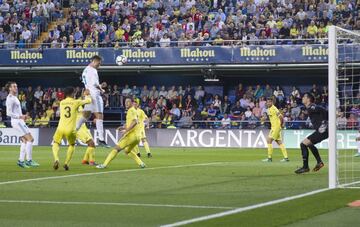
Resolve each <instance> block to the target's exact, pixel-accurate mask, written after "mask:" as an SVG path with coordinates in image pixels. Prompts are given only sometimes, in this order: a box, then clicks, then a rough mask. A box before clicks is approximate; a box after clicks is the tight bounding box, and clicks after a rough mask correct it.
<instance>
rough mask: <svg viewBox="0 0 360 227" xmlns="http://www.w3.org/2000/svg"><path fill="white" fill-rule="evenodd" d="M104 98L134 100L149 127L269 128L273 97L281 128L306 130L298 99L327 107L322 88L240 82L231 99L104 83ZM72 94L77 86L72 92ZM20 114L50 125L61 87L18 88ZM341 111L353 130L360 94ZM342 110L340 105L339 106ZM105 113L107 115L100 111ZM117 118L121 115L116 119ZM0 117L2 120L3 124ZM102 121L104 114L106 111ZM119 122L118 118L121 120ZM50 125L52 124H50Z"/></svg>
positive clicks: (1, 95)
mask: <svg viewBox="0 0 360 227" xmlns="http://www.w3.org/2000/svg"><path fill="white" fill-rule="evenodd" d="M103 86H105V87H106V89H105V93H104V94H103V98H104V104H105V110H110V109H111V110H114V109H115V110H118V111H119V112H123V111H124V101H125V99H126V98H133V99H138V100H139V102H140V105H141V108H142V109H143V110H144V111H145V113H146V114H147V116H148V117H149V119H150V122H151V123H150V126H151V127H154V128H169V127H181V128H257V127H269V123H268V119H267V115H266V99H267V98H271V97H272V98H273V99H274V100H275V105H276V106H277V107H278V108H279V109H280V111H281V112H282V115H283V116H284V121H285V123H286V124H285V126H286V127H287V128H292V129H305V128H311V123H310V121H309V119H308V116H307V112H306V110H305V108H304V106H303V105H302V104H301V95H302V93H304V92H311V93H312V94H313V95H314V97H315V100H316V103H317V104H319V105H322V106H324V107H325V108H327V98H328V91H327V87H326V86H324V87H322V88H318V87H317V86H316V85H313V86H312V88H311V90H302V91H300V90H299V89H298V88H296V87H293V88H292V91H291V92H287V93H286V92H284V90H283V89H282V88H281V87H280V86H274V87H272V86H270V85H269V84H268V85H265V86H262V85H257V86H247V87H245V86H243V85H242V84H239V85H238V86H237V87H236V89H235V95H224V96H220V95H218V94H212V93H211V92H206V91H205V90H204V88H203V87H202V86H198V87H192V86H190V85H189V86H186V87H183V86H177V87H176V86H171V87H168V88H167V87H165V86H160V87H157V86H152V87H148V86H146V85H144V86H143V87H142V88H139V87H137V86H135V85H134V86H132V87H130V86H129V85H125V86H123V87H120V86H118V85H107V84H106V83H103ZM232 93H234V90H233V92H232ZM76 94H77V96H80V95H81V88H80V87H77V88H76ZM6 96H7V92H6V91H5V88H2V90H1V91H0V108H1V109H2V112H3V113H2V114H3V116H4V113H5V106H4V104H5V99H6ZM18 97H19V100H20V103H21V107H22V109H23V112H24V113H26V114H27V115H28V116H30V118H29V120H28V122H27V123H28V124H29V125H30V126H36V127H48V126H51V123H49V122H51V121H56V120H58V119H59V114H60V113H59V108H58V107H59V102H60V101H61V100H62V99H63V98H64V93H63V91H62V89H61V88H46V89H44V88H42V87H41V86H38V87H37V88H35V89H33V88H32V87H28V88H24V89H20V91H19V94H18ZM348 100H351V103H347V105H346V107H347V108H346V109H344V108H343V107H342V106H341V107H340V106H339V109H338V125H339V128H343V129H346V128H355V127H357V126H358V124H359V119H358V118H359V116H360V115H359V113H360V109H359V107H360V93H357V95H355V96H353V97H352V98H351V99H348ZM343 106H344V105H343ZM105 112H106V111H105ZM119 116H120V115H119ZM4 119H5V118H3V119H2V120H4ZM105 119H106V113H105ZM122 120H123V119H122ZM53 125H56V123H55V124H53Z"/></svg>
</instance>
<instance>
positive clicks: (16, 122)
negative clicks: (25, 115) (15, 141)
mask: <svg viewBox="0 0 360 227" xmlns="http://www.w3.org/2000/svg"><path fill="white" fill-rule="evenodd" d="M11 127H13V129H15V130H16V131H18V132H19V136H25V135H26V134H30V130H29V128H28V127H27V125H26V124H25V122H24V120H22V119H11Z"/></svg>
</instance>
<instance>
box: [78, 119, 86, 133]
mask: <svg viewBox="0 0 360 227" xmlns="http://www.w3.org/2000/svg"><path fill="white" fill-rule="evenodd" d="M85 122H86V118H85V117H83V116H81V117H80V119H79V120H78V121H77V122H76V131H77V130H79V128H80V127H81V125H82V124H84V123H85Z"/></svg>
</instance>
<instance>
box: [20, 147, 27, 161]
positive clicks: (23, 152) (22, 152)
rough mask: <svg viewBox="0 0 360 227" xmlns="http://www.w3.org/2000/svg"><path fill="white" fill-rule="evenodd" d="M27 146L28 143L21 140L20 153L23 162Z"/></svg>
mask: <svg viewBox="0 0 360 227" xmlns="http://www.w3.org/2000/svg"><path fill="white" fill-rule="evenodd" d="M25 148H26V143H24V142H20V155H19V161H20V162H23V161H24V160H25Z"/></svg>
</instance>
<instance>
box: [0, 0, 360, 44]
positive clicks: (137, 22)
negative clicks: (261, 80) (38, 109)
mask: <svg viewBox="0 0 360 227" xmlns="http://www.w3.org/2000/svg"><path fill="white" fill-rule="evenodd" d="M64 2H65V1H64ZM62 3H63V2H60V1H57V0H48V1H47V2H45V0H40V1H32V2H31V1H23V0H14V1H9V0H1V1H0V44H1V43H6V44H7V45H1V46H0V47H2V48H5V47H6V48H16V47H17V48H25V47H38V46H39V45H40V44H41V43H43V47H47V48H66V47H67V48H75V47H85V48H89V47H116V48H118V47H123V46H134V47H145V46H146V47H154V46H160V47H168V46H181V47H184V46H189V45H193V46H197V45H245V44H260V45H267V44H305V43H319V44H323V43H325V42H326V39H324V38H325V37H326V35H327V31H328V26H329V25H332V24H335V25H338V26H340V27H343V28H346V29H355V30H357V29H360V21H359V20H357V18H358V9H359V2H356V1H352V0H346V1H337V3H335V1H325V0H309V1H301V0H289V1H286V0H283V1H268V0H265V1H259V0H255V1H254V0H250V1H235V0H233V1H225V0H224V1H206V0H197V1H195V0H181V1H180V0H175V1H169V0H161V1H155V0H148V1H145V0H139V1H132V0H129V1H123V0H122V1H120V0H116V1H115V0H111V1H110V0H100V1H96V0H92V1H90V0H70V1H69V2H66V6H65V7H63V5H62ZM64 4H65V3H64ZM42 32H43V33H42ZM230 40H231V41H230ZM32 42H36V44H35V45H29V43H32Z"/></svg>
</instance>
